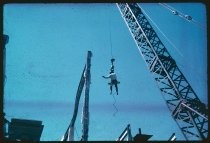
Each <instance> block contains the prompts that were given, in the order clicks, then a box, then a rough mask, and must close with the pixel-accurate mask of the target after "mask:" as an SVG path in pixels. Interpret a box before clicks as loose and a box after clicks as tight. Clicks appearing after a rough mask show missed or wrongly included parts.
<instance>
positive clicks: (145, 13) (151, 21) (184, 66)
mask: <svg viewBox="0 0 210 143" xmlns="http://www.w3.org/2000/svg"><path fill="white" fill-rule="evenodd" d="M159 4H160V3H159ZM139 7H140V5H139ZM164 7H165V8H167V9H169V8H168V7H166V6H165V5H164ZM140 8H141V9H142V12H143V13H144V14H145V15H146V16H147V17H148V18H149V19H150V20H151V22H152V23H153V24H154V25H155V26H156V27H157V29H158V30H159V31H160V33H161V34H162V35H163V36H164V37H165V38H166V40H167V41H168V42H169V43H170V44H171V45H172V46H173V47H174V48H175V49H176V50H177V52H178V53H179V55H180V56H181V57H182V58H184V56H183V54H182V53H181V52H180V51H179V50H178V48H177V47H176V46H175V45H174V44H173V43H172V42H171V41H170V40H169V39H168V38H167V37H166V35H165V34H164V33H163V32H162V31H161V30H160V28H159V27H158V26H157V24H156V23H155V22H154V21H153V20H152V19H151V18H150V17H149V15H148V14H147V13H146V12H145V10H144V9H143V8H142V7H140ZM169 10H170V11H172V10H171V9H169ZM173 10H174V11H177V10H175V9H173ZM179 13H180V12H179ZM183 15H184V14H183ZM176 62H177V63H178V64H179V66H181V67H186V65H185V66H184V65H182V64H181V63H180V62H179V61H176ZM187 67H189V66H188V65H187ZM189 68H191V69H192V70H194V71H196V73H199V72H198V70H197V69H196V68H193V67H189Z"/></svg>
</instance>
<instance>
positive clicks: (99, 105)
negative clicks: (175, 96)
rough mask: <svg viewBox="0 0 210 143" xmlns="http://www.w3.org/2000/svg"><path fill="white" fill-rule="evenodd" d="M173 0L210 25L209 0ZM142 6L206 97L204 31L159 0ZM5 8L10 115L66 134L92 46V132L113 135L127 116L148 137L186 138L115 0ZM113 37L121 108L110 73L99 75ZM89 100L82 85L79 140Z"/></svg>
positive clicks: (49, 135)
mask: <svg viewBox="0 0 210 143" xmlns="http://www.w3.org/2000/svg"><path fill="white" fill-rule="evenodd" d="M169 5H170V6H172V7H174V8H176V9H177V10H179V11H181V12H182V13H185V14H188V15H191V16H192V17H193V19H195V20H196V21H197V22H199V23H201V24H203V25H206V8H205V5H204V4H201V3H181V4H180V3H171V4H169ZM140 6H141V7H142V8H143V10H144V11H145V12H146V13H147V15H148V16H149V17H150V18H151V19H152V20H153V22H155V25H157V26H158V28H157V27H155V26H154V25H152V26H153V27H154V29H155V31H156V32H157V34H158V35H159V38H160V39H161V41H162V42H163V43H164V45H165V46H166V48H167V50H168V51H169V53H170V54H171V56H172V57H173V58H174V59H175V60H176V62H177V65H178V67H179V68H180V70H181V71H182V72H183V74H184V75H185V77H186V79H187V80H188V82H189V83H190V85H191V86H192V88H193V89H194V91H195V92H196V93H197V95H198V97H199V98H200V100H201V101H203V102H204V103H206V104H208V103H207V33H206V31H205V30H203V29H201V28H200V27H198V26H197V25H195V24H193V23H191V22H188V21H186V20H184V19H182V18H180V17H178V16H175V15H173V14H172V13H171V12H169V11H168V10H167V9H165V8H164V7H162V6H161V5H159V4H158V3H150V4H148V3H143V4H140ZM157 13H158V14H157ZM3 16H4V17H3V22H4V23H3V24H4V34H7V35H9V38H10V39H9V43H8V44H7V45H6V76H7V79H6V84H5V95H4V100H5V101H4V102H5V104H4V111H5V113H6V117H7V118H8V119H11V118H22V119H34V120H41V121H43V125H44V130H43V133H42V136H41V140H42V141H54V140H60V139H61V137H62V135H63V134H64V133H65V131H66V129H67V127H68V125H69V123H70V120H71V118H72V113H73V110H74V100H75V96H76V90H77V86H78V85H79V80H80V76H81V73H82V70H83V68H84V65H85V62H86V55H87V51H88V50H90V51H92V53H93V57H92V64H91V75H92V76H91V85H90V107H89V108H90V124H89V140H115V139H117V138H118V137H119V135H120V134H121V132H122V131H123V130H124V128H125V127H126V126H127V124H131V130H132V135H133V136H135V135H136V133H137V132H138V128H141V130H142V133H145V134H151V135H153V137H152V138H151V139H150V140H167V139H168V138H169V137H170V136H171V134H172V133H174V132H175V133H176V136H177V139H178V140H183V139H184V137H183V135H182V134H181V132H180V130H179V128H178V126H177V124H176V122H175V121H174V120H173V119H172V117H171V113H170V112H169V110H168V108H167V106H166V104H165V102H164V99H163V98H162V95H161V93H160V91H159V89H158V87H157V85H156V83H155V81H154V79H153V77H152V74H151V73H150V72H149V71H148V69H147V67H146V65H145V62H144V61H143V59H142V57H141V55H140V54H139V51H138V49H137V47H136V45H135V42H134V40H133V39H132V36H131V34H130V33H129V30H128V28H127V27H126V24H125V22H124V20H123V19H122V17H121V15H120V12H119V11H118V9H117V6H116V5H115V4H114V3H112V4H106V3H104V4H94V3H87V4H6V5H4V15H3ZM151 24H152V23H151ZM158 29H160V30H161V32H162V33H164V34H165V35H166V36H167V37H168V39H169V40H170V41H171V42H172V43H173V44H174V45H175V46H176V48H174V47H173V46H172V45H171V44H170V43H169V42H168V41H167V40H166V38H165V37H164V36H163V35H162V34H161V32H160V31H159V30H158ZM110 33H111V40H110ZM110 43H111V44H110ZM111 45H112V54H113V56H114V58H115V59H116V62H115V70H116V73H117V76H118V79H119V81H120V82H121V83H120V85H119V96H115V98H116V100H117V103H116V106H117V108H118V112H117V114H116V115H115V116H113V113H114V112H115V108H114V106H113V105H112V104H113V102H114V99H113V97H112V96H111V95H110V94H109V86H108V84H107V83H108V80H105V79H103V78H102V77H101V76H102V75H106V74H108V72H109V68H110V58H111ZM83 100H84V92H83V94H82V96H81V99H80V108H79V111H78V116H77V120H76V124H75V128H76V131H77V132H76V133H75V140H80V137H81V134H82V132H81V129H82V124H81V110H82V105H83Z"/></svg>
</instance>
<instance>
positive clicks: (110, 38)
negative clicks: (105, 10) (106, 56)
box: [109, 19, 113, 58]
mask: <svg viewBox="0 0 210 143" xmlns="http://www.w3.org/2000/svg"><path fill="white" fill-rule="evenodd" d="M110 25H111V24H110V19H109V43H110V53H111V58H113V53H112V35H111V28H110V27H111V26H110Z"/></svg>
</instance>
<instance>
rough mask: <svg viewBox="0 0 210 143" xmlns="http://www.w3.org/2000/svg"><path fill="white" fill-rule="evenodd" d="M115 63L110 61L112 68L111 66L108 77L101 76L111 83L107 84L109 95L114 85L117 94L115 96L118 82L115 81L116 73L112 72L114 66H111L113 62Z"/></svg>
mask: <svg viewBox="0 0 210 143" xmlns="http://www.w3.org/2000/svg"><path fill="white" fill-rule="evenodd" d="M114 61H115V59H113V58H112V59H111V62H112V66H111V69H110V72H109V75H107V76H102V77H103V78H106V79H108V78H110V79H111V81H110V83H108V84H109V85H110V94H112V86H113V85H114V86H115V90H116V92H117V95H118V85H117V84H119V83H120V82H119V81H118V80H117V75H116V73H115V72H114V65H113V62H114Z"/></svg>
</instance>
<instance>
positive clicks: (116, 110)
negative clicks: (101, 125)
mask: <svg viewBox="0 0 210 143" xmlns="http://www.w3.org/2000/svg"><path fill="white" fill-rule="evenodd" d="M112 97H113V99H114V103H113V106H114V108H115V112H114V113H113V116H115V115H116V113H117V112H118V109H117V106H116V105H115V104H116V102H117V101H116V99H115V97H114V95H113V94H112Z"/></svg>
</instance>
